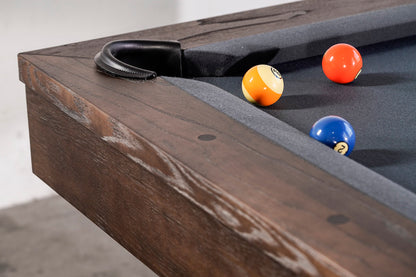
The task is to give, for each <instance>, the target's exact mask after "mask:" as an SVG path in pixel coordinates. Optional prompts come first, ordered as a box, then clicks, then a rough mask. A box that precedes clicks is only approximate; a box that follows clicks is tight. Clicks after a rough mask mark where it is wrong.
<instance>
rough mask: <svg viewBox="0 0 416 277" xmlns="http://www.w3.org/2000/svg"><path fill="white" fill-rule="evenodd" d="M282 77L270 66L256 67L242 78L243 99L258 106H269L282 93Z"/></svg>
mask: <svg viewBox="0 0 416 277" xmlns="http://www.w3.org/2000/svg"><path fill="white" fill-rule="evenodd" d="M283 87H284V84H283V78H282V75H281V74H280V73H279V71H277V70H276V69H275V68H274V67H272V66H270V65H265V64H261V65H256V66H253V67H252V68H250V69H249V70H248V71H247V72H246V74H245V75H244V77H243V82H242V84H241V88H242V90H243V94H244V97H245V98H246V99H247V100H248V101H249V102H251V103H253V104H256V105H259V106H270V105H272V104H274V103H275V102H276V101H277V100H279V98H280V96H282V93H283Z"/></svg>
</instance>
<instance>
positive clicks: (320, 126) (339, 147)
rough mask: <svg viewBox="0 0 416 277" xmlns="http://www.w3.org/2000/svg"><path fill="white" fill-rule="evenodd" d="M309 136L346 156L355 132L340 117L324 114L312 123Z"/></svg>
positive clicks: (349, 151) (350, 149)
mask: <svg viewBox="0 0 416 277" xmlns="http://www.w3.org/2000/svg"><path fill="white" fill-rule="evenodd" d="M309 136H310V137H312V138H314V139H316V140H317V141H320V142H322V143H323V144H325V145H327V146H329V147H331V148H333V149H334V150H335V151H336V152H338V153H340V154H342V155H346V156H348V155H349V154H350V153H351V151H352V149H353V148H354V145H355V132H354V129H353V128H352V126H351V124H350V123H349V122H348V121H346V120H345V119H343V118H342V117H339V116H335V115H330V116H325V117H323V118H321V119H319V120H318V121H316V122H315V124H313V126H312V129H311V131H310V132H309Z"/></svg>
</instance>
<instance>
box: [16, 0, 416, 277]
mask: <svg viewBox="0 0 416 277" xmlns="http://www.w3.org/2000/svg"><path fill="white" fill-rule="evenodd" d="M414 2H415V1H403V0H401V1H387V0H384V1H375V2H373V1H357V0H354V1H347V2H345V1H338V0H337V1H304V2H296V3H292V4H287V5H282V6H276V7H273V8H266V9H259V10H253V11H249V12H246V13H238V14H234V15H230V16H222V17H216V18H211V19H206V20H200V21H195V22H189V23H183V24H177V25H172V26H166V27H162V28H156V29H152V30H145V31H141V32H137V33H131V34H124V35H120V36H114V37H111V38H103V39H98V40H92V41H88V42H81V43H75V44H70V45H66V46H60V47H55V48H49V49H44V50H38V51H33V52H29V53H24V54H20V55H19V70H20V72H19V73H20V79H21V81H22V82H24V83H25V84H26V88H27V103H28V113H29V127H30V139H31V151H32V164H33V171H34V173H35V174H36V175H38V176H39V177H40V178H41V179H43V180H44V181H45V182H46V183H47V184H48V185H50V186H51V187H52V188H53V189H54V190H56V191H57V192H58V193H59V194H60V195H61V196H63V197H64V198H65V199H66V200H68V201H69V202H70V203H72V204H73V205H74V206H75V207H76V208H77V209H79V210H80V211H81V212H82V213H84V214H85V215H86V216H87V217H88V218H89V219H91V221H93V222H94V223H95V224H97V225H98V226H100V227H101V228H102V229H103V230H104V231H105V232H107V233H108V234H109V235H110V236H112V237H113V238H114V239H115V240H117V241H118V242H119V243H120V244H121V245H123V246H124V247H125V248H126V249H128V250H129V251H130V252H131V253H133V254H134V255H135V256H136V257H138V258H139V259H140V260H142V261H143V262H144V263H146V264H147V265H148V266H149V267H150V268H152V269H153V270H154V271H155V272H156V273H158V274H160V275H162V276H184V275H185V276H188V275H189V276H355V275H357V276H414V274H415V272H416V262H415V257H416V238H415V236H416V224H415V223H414V222H412V221H410V220H408V219H406V218H404V217H402V216H401V215H399V214H397V213H396V212H394V211H392V210H390V209H389V208H387V207H385V206H383V205H381V204H380V203H378V202H376V201H375V200H373V199H371V198H369V197H367V196H365V195H363V194H361V193H359V192H358V191H356V190H354V189H352V188H351V187H349V186H348V185H346V184H344V183H343V182H341V181H340V180H338V179H337V178H336V177H334V176H330V175H329V174H327V173H326V172H324V171H322V170H320V169H318V168H316V167H315V166H313V165H311V164H309V163H307V162H306V161H304V160H303V159H301V158H299V157H297V156H295V155H293V154H292V153H290V152H288V151H286V150H285V149H283V148H281V147H279V146H277V145H275V144H273V143H271V142H270V141H268V140H267V139H265V138H264V137H262V136H260V135H258V134H257V133H255V132H253V131H251V130H249V129H248V128H246V127H245V126H243V125H241V124H238V123H237V122H235V121H234V120H232V119H230V118H228V117H227V116H225V115H224V114H222V113H220V112H219V111H217V110H215V109H213V108H212V107H210V106H208V105H206V104H205V103H202V102H201V101H199V100H197V99H195V98H194V97H192V96H190V95H188V94H187V93H185V92H184V91H182V90H181V89H179V88H178V87H175V86H173V85H171V84H169V83H167V82H166V81H164V80H163V79H161V78H157V79H155V80H152V81H147V82H140V81H129V80H124V79H115V78H109V77H107V76H105V75H102V74H100V73H98V72H97V71H96V70H95V65H94V62H93V57H94V55H95V54H96V53H97V52H98V51H99V49H100V48H101V47H102V45H103V44H104V43H105V42H107V41H110V40H114V39H120V38H163V39H178V40H180V41H181V42H182V45H183V46H184V47H194V46H198V45H203V44H206V43H211V42H218V41H222V40H224V39H229V38H235V37H241V36H245V35H250V34H255V33H258V32H264V31H268V30H273V29H276V28H284V27H288V26H297V25H301V24H310V23H313V22H316V21H320V20H326V19H330V18H336V17H340V16H345V15H351V14H355V13H358V12H364V11H368V10H373V9H380V8H384V7H389V6H393V5H398V4H402V3H414ZM201 136H202V138H204V136H205V138H208V139H207V140H204V139H202V140H201V139H200V138H201Z"/></svg>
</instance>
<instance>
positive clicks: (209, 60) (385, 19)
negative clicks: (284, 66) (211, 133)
mask: <svg viewBox="0 0 416 277" xmlns="http://www.w3.org/2000/svg"><path fill="white" fill-rule="evenodd" d="M276 24H278V23H276ZM415 26H416V4H410V5H404V6H399V7H394V8H390V9H387V10H380V11H373V12H367V13H362V14H358V15H354V16H349V17H343V18H337V19H334V20H330V21H323V22H318V23H314V24H308V25H303V26H299V27H294V28H288V29H283V30H277V31H275V32H269V33H262V34H257V35H253V36H248V37H244V38H239V39H233V40H229V41H225V42H220V43H213V44H208V45H204V46H201V47H196V48H190V49H186V50H185V51H184V71H185V72H184V73H185V76H225V75H240V74H242V73H243V72H245V70H247V69H248V68H249V67H251V66H253V65H256V64H261V63H265V64H279V63H284V62H287V61H291V60H298V59H302V58H306V57H311V56H314V55H319V54H321V53H323V52H324V51H325V50H326V49H327V48H328V47H329V46H331V45H332V44H334V43H336V42H338V41H344V42H347V43H351V44H352V45H355V46H363V45H368V44H373V43H376V42H381V41H386V40H391V39H396V38H401V37H405V36H408V35H409V34H416V27H415Z"/></svg>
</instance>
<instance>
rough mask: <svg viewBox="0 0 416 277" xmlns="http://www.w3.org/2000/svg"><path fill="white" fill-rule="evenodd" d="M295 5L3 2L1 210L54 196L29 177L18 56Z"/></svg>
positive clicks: (167, 0)
mask: <svg viewBox="0 0 416 277" xmlns="http://www.w3.org/2000/svg"><path fill="white" fill-rule="evenodd" d="M292 1H293V0H292ZM292 1H291V0H279V1H271V0H259V1H248V0H230V1H223V0H222V1H220V0H209V1H198V0H152V1H145V0H118V1H114V0H112V1H110V0H72V1H67V0H37V1H28V0H14V1H6V0H0V4H1V5H0V7H1V9H0V81H1V82H0V99H1V100H0V134H1V135H0V208H3V207H6V206H11V205H15V204H19V203H22V202H26V201H30V200H33V199H36V198H41V197H45V196H48V195H51V194H53V193H54V192H53V191H52V190H51V189H49V187H48V186H47V185H46V184H44V183H43V182H42V181H41V180H39V179H38V178H37V177H36V176H35V175H33V174H32V172H31V163H30V152H29V149H30V148H29V131H28V123H27V115H26V101H25V92H24V85H23V84H22V83H20V81H19V80H18V69H17V53H19V52H23V51H29V50H34V49H40V48H44V47H50V46H56V45H61V44H66V43H71V42H76V41H83V40H87V39H92V38H98V37H103V36H109V35H115V34H120V33H126V32H132V31H137V30H141V29H146V28H150V27H155V26H161V25H167V24H172V23H176V22H183V21H190V20H194V19H199V18H204V17H210V16H215V15H221V14H226V13H232V12H237V11H242V10H247V9H253V8H258V7H264V6H269V5H274V4H279V3H284V2H292ZM113 14H117V16H116V17H114V16H113Z"/></svg>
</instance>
